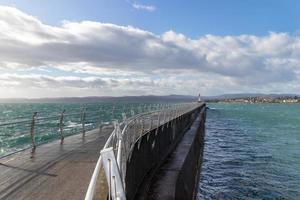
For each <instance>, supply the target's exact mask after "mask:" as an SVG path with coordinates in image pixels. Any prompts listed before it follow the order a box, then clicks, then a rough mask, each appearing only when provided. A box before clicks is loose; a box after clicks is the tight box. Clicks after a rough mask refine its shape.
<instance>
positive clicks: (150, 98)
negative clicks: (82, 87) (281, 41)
mask: <svg viewBox="0 0 300 200" xmlns="http://www.w3.org/2000/svg"><path fill="white" fill-rule="evenodd" d="M287 96H290V97H294V96H298V97H299V96H300V95H297V94H262V93H239V94H223V95H219V96H203V97H201V98H202V100H204V101H206V100H225V99H236V98H246V97H273V98H279V97H287ZM197 100H198V97H197V96H191V95H176V94H173V95H167V96H155V95H145V96H122V97H111V96H102V97H99V96H90V97H61V98H35V99H25V98H15V99H14V98H11V99H9V98H7V99H5V98H3V99H1V98H0V103H96V102H137V103H139V102H149V103H150V102H195V101H197Z"/></svg>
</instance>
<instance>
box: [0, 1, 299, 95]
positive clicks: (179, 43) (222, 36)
mask: <svg viewBox="0 0 300 200" xmlns="http://www.w3.org/2000/svg"><path fill="white" fill-rule="evenodd" d="M299 10H300V1H296V0H281V1H279V0H277V1H276V0H222V1H221V0H194V1H183V0H172V1H171V0H170V1H167V0H164V1H158V0H147V1H146V0H144V1H140V0H136V1H132V0H84V1H83V0H77V1H71V0H52V1H40V0H0V98H40V97H64V96H68V97H70V96H123V95H168V94H182V95H197V94H198V93H199V92H200V93H201V94H203V95H206V96H208V95H218V94H225V93H295V94H300V65H299V64H300V12H299Z"/></svg>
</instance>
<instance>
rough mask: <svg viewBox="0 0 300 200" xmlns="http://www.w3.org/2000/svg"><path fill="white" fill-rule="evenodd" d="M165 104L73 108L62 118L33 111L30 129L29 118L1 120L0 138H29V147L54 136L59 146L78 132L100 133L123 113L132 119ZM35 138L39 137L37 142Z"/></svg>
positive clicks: (21, 147) (33, 146) (60, 115)
mask: <svg viewBox="0 0 300 200" xmlns="http://www.w3.org/2000/svg"><path fill="white" fill-rule="evenodd" d="M164 105H166V104H128V106H127V107H124V106H123V107H122V106H120V107H115V106H95V107H96V108H95V109H94V110H92V108H91V107H88V108H87V109H86V108H84V107H82V108H81V111H78V109H76V110H77V111H75V112H69V113H68V112H64V114H63V117H62V112H60V113H56V114H53V113H52V114H51V115H49V116H40V115H41V114H42V115H45V114H44V113H40V112H36V113H37V114H36V116H35V118H34V126H32V116H31V117H27V116H26V117H21V116H16V117H12V118H10V119H9V120H7V121H5V119H3V118H1V119H0V136H4V135H5V137H6V138H5V139H6V140H7V141H9V140H10V139H15V138H17V137H31V138H30V139H31V141H32V144H31V147H32V148H35V147H36V146H38V145H40V144H42V143H45V142H47V141H46V140H48V139H44V138H49V137H46V135H48V134H51V135H53V138H60V140H61V143H63V140H64V138H65V137H66V136H68V135H73V134H78V133H83V134H84V132H85V131H89V130H92V129H95V128H97V127H99V132H101V130H102V126H103V125H104V124H105V123H107V122H108V123H109V124H111V122H112V121H113V120H115V119H116V118H117V119H121V118H122V113H124V112H125V113H126V114H124V115H128V116H133V115H134V114H135V113H136V112H142V111H145V110H150V109H161V107H163V106H164ZM134 106H135V107H134ZM63 110H65V109H63ZM63 110H62V111H63ZM83 112H84V114H85V119H84V120H83V119H82V118H81V117H82V114H83ZM34 113H35V112H34ZM26 115H27V114H26ZM124 115H123V116H124ZM32 133H34V134H32ZM54 135H55V136H54ZM44 136H45V137H44ZM36 137H38V139H37V140H36ZM28 139H29V138H28ZM48 141H49V140H48ZM2 142H3V141H2ZM28 145H29V144H27V143H26V144H24V145H23V146H20V147H19V148H18V149H15V150H14V152H18V151H20V150H24V149H27V148H28ZM14 152H13V151H7V153H6V154H3V155H0V158H1V157H3V156H6V155H8V154H11V153H14Z"/></svg>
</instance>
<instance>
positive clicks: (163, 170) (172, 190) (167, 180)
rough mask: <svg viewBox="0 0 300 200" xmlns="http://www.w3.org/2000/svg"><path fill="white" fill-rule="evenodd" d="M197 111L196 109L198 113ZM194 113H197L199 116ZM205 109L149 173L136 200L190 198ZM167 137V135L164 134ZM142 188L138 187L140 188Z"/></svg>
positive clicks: (197, 168) (201, 143) (201, 142)
mask: <svg viewBox="0 0 300 200" xmlns="http://www.w3.org/2000/svg"><path fill="white" fill-rule="evenodd" d="M199 111H200V110H198V113H199ZM198 113H197V114H198ZM204 122H205V107H203V108H202V112H201V114H200V116H198V117H197V118H196V120H195V121H194V122H193V123H192V124H191V126H189V127H190V129H189V130H188V131H187V130H185V131H184V132H183V133H184V134H183V137H182V139H181V140H180V142H179V143H178V145H177V146H176V148H175V149H174V150H173V151H172V153H170V154H168V156H167V157H166V158H164V160H163V163H162V164H160V165H159V167H158V168H156V169H154V170H153V172H151V175H150V174H148V177H147V179H145V181H144V186H143V188H142V190H139V192H138V194H137V195H136V197H135V199H139V200H146V199H147V200H150V199H151V200H154V199H155V200H156V199H193V198H194V191H195V188H196V184H197V177H198V176H197V175H198V174H199V173H198V170H199V167H200V164H201V158H202V156H201V155H202V151H203V145H204V143H203V141H204V140H203V139H204V128H205V127H204ZM164 134H167V133H164ZM140 188H141V187H140Z"/></svg>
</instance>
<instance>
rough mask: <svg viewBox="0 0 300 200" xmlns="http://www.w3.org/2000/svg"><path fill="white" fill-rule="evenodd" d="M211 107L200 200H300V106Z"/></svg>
mask: <svg viewBox="0 0 300 200" xmlns="http://www.w3.org/2000/svg"><path fill="white" fill-rule="evenodd" d="M209 107H210V108H211V109H210V110H208V113H207V122H206V128H207V129H206V136H205V148H204V160H203V165H202V172H201V178H200V183H199V188H198V196H197V197H198V199H295V200H296V199H300V105H299V104H297V105H296V104H291V105H287V104H285V105H283V104H252V105H249V104H247V105H246V104H210V105H209Z"/></svg>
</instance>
